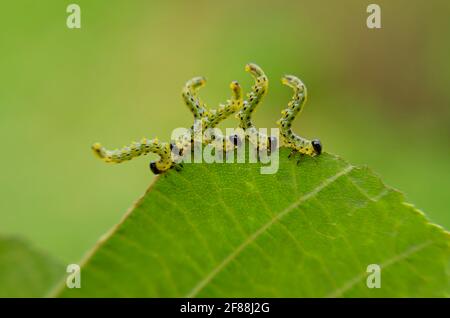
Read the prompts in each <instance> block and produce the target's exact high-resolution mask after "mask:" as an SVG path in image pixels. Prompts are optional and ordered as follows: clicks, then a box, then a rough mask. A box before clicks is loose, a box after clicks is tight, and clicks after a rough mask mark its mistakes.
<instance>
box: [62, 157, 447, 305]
mask: <svg viewBox="0 0 450 318" xmlns="http://www.w3.org/2000/svg"><path fill="white" fill-rule="evenodd" d="M288 153H289V150H287V149H281V151H280V168H279V171H278V172H277V173H276V174H273V175H262V174H260V169H259V168H260V164H249V163H247V164H185V166H184V168H183V170H182V171H180V172H177V171H175V170H173V171H169V172H168V173H167V174H164V175H162V176H160V177H159V178H158V179H157V180H156V182H155V183H154V184H153V186H152V187H151V188H150V189H149V190H148V191H147V193H146V194H145V195H144V196H143V197H142V198H141V199H140V200H139V201H138V202H137V203H136V205H135V206H134V207H133V208H132V209H131V211H129V212H128V213H127V215H126V216H125V218H124V220H123V221H122V222H121V223H120V224H119V225H118V226H117V227H115V228H114V229H113V230H112V231H111V232H110V233H109V234H108V235H107V236H106V237H105V238H104V239H103V240H102V241H101V242H100V243H99V244H98V246H96V247H95V249H94V250H93V251H92V253H91V256H90V257H89V258H88V259H87V260H86V261H85V264H84V265H83V267H82V270H81V282H82V283H81V285H82V287H81V288H80V289H72V290H69V289H66V288H64V287H62V288H61V290H60V293H59V296H62V297H81V296H83V297H91V296H112V297H132V296H137V297H184V296H186V297H241V296H242V297H259V296H262V297H316V296H317V297H323V296H325V297H341V296H342V297H379V296H387V297H419V296H420V297H422V296H423V297H429V296H446V295H448V294H449V280H448V273H447V269H448V264H449V256H450V247H449V246H450V245H449V234H448V233H447V232H445V231H444V230H443V229H442V228H439V227H437V226H435V225H432V224H430V223H429V222H428V221H427V219H426V218H425V217H424V215H423V214H422V213H421V212H419V211H418V210H416V209H415V208H414V207H413V206H411V205H409V204H407V203H405V202H404V197H403V195H402V194H401V193H399V192H398V191H396V190H394V189H392V188H389V187H386V186H385V185H384V184H383V183H382V182H381V181H380V179H379V178H378V177H376V176H375V175H374V174H373V173H372V172H371V171H370V170H369V169H368V168H365V167H355V166H352V165H350V164H348V163H347V162H345V161H344V160H342V159H340V158H339V157H337V156H334V155H330V154H323V155H321V156H319V157H315V158H310V157H303V158H301V160H300V163H299V164H298V165H297V163H296V160H295V159H288ZM370 264H378V265H379V266H381V288H379V289H378V288H374V289H369V288H368V287H367V285H366V278H367V276H368V273H367V272H366V270H367V267H368V265H370Z"/></svg>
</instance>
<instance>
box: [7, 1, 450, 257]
mask: <svg viewBox="0 0 450 318" xmlns="http://www.w3.org/2000/svg"><path fill="white" fill-rule="evenodd" d="M72 2H74V3H77V4H79V5H80V7H81V19H82V22H81V23H82V27H81V29H79V30H71V29H68V28H67V27H66V18H67V16H68V14H67V13H66V7H67V5H68V4H70V3H72ZM372 2H375V3H378V4H379V5H380V6H381V8H382V29H380V30H369V29H368V28H367V27H366V18H367V16H368V14H367V13H366V7H367V5H368V4H369V3H372ZM449 12H450V2H448V1H444V0H442V1H438V0H434V1H426V2H425V1H414V2H413V1H400V0H398V1H361V0H359V1H349V0H346V1H332V0H329V1H292V0H286V1H282V0H278V1H261V0H260V1H222V2H219V1H195V2H193V1H176V2H174V1H164V2H163V1H160V2H158V3H155V2H153V1H143V0H142V1H117V0H116V1H112V0H108V1H106V0H96V1H92V0H90V1H88V0H83V1H82V0H77V1H50V0H46V1H31V0H30V1H23V0H17V1H3V2H2V9H1V20H0V35H1V36H0V44H1V51H0V54H1V55H0V56H1V58H0V72H1V76H0V136H1V137H2V138H1V139H2V140H1V142H2V148H1V149H2V151H1V152H2V155H1V156H0V166H1V168H2V170H1V171H2V174H1V182H0V191H1V201H0V233H2V234H17V235H22V236H25V237H26V238H28V239H29V240H30V241H32V242H33V243H34V244H35V245H37V246H38V247H40V248H42V249H45V250H48V251H49V252H50V253H51V254H52V255H54V256H55V257H56V258H58V259H59V260H61V261H63V262H77V261H78V260H79V259H80V258H81V256H82V255H83V254H84V253H85V252H86V251H87V250H88V249H89V248H90V247H91V246H92V245H93V244H94V243H95V242H96V241H97V240H98V239H99V237H100V236H101V235H102V234H103V233H105V232H106V231H107V230H108V229H109V228H110V227H111V226H113V225H114V224H115V223H117V222H118V221H119V220H120V218H121V216H122V215H123V214H124V212H125V211H126V210H127V208H128V207H129V206H130V205H131V204H132V203H133V202H134V201H135V200H136V199H137V198H139V197H140V196H141V195H142V194H143V193H144V191H145V190H146V188H147V187H148V185H149V184H150V183H151V181H152V178H153V176H152V174H151V173H150V172H149V169H148V163H149V161H150V160H149V158H148V157H145V158H141V159H136V160H133V161H131V162H129V163H126V164H123V165H106V164H104V163H103V162H101V161H100V160H98V159H96V158H95V157H94V156H93V154H92V153H91V150H90V145H91V144H92V143H93V142H95V141H101V142H102V143H103V144H104V145H105V146H107V147H117V146H122V145H123V144H126V143H129V142H130V141H131V140H135V139H138V138H141V137H142V136H147V137H154V136H158V137H160V139H168V138H169V136H170V132H171V130H172V128H175V127H186V126H188V125H190V123H191V121H192V118H191V115H190V113H189V112H188V110H187V109H186V107H185V106H184V105H183V103H182V100H181V98H180V88H181V87H182V85H183V84H184V82H185V81H186V80H187V79H189V78H191V77H193V76H197V75H205V76H206V77H207V78H208V80H209V82H208V85H207V87H206V88H205V89H204V90H202V92H201V94H202V97H203V98H204V99H205V100H206V101H207V102H208V103H209V104H210V105H211V106H215V105H217V103H219V102H220V101H224V100H225V99H226V98H227V97H228V95H229V88H228V84H229V82H230V81H231V80H235V79H236V80H239V81H240V82H241V83H242V84H243V86H244V88H246V89H247V90H248V89H249V88H250V86H251V79H250V77H249V75H248V74H246V73H245V72H244V70H243V68H244V65H245V63H247V62H250V61H253V62H256V63H258V64H259V65H260V66H262V67H263V69H264V70H265V71H266V73H267V75H268V76H269V79H270V80H271V86H270V90H269V95H268V96H267V98H266V99H265V102H264V103H263V105H262V106H261V108H260V109H259V111H258V112H257V114H256V122H257V125H258V126H259V127H274V126H275V124H274V123H275V121H276V119H278V117H279V113H280V110H281V109H282V108H283V107H284V106H285V105H286V103H287V102H288V100H289V97H290V95H291V92H290V90H289V89H288V88H286V87H284V86H282V85H281V83H280V81H279V79H280V77H281V76H282V75H283V74H285V73H293V74H296V75H298V76H299V77H300V78H301V79H302V80H303V81H304V82H305V83H306V85H307V87H308V89H309V94H310V95H309V96H310V98H309V102H308V104H307V105H306V108H305V111H304V113H303V115H302V116H301V118H300V119H299V120H297V121H296V122H295V127H294V128H295V129H296V130H297V131H298V132H301V134H302V135H304V136H306V137H319V138H320V139H321V140H322V142H323V144H324V147H325V150H326V151H329V152H333V153H336V154H339V155H341V156H342V157H344V158H346V159H347V160H349V161H351V162H352V163H356V164H367V165H369V166H370V167H372V168H373V169H374V170H375V171H376V172H377V173H378V174H379V175H381V176H382V177H383V179H384V180H385V181H386V183H387V184H389V185H391V186H394V187H396V188H398V189H400V190H402V191H403V192H405V194H406V196H407V199H408V201H410V202H413V203H414V204H416V205H417V206H418V207H419V208H421V209H423V210H424V211H425V212H426V214H427V215H428V217H429V218H430V219H431V220H432V221H433V222H436V223H438V224H440V225H442V226H444V227H446V228H447V229H448V228H450V214H449V211H448V208H449V206H450V195H449V190H450V172H449V171H450V169H449V168H450V160H449V159H450V147H449V141H450V127H449V119H450V107H449V105H450V89H449V84H450V58H449V56H450V41H449V40H448V38H449V32H448V31H449V30H450V19H449ZM236 124H237V123H236V121H233V120H228V121H227V122H226V123H225V125H224V127H225V126H227V127H234V126H236ZM393 213H394V212H393Z"/></svg>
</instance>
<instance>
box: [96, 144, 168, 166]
mask: <svg viewBox="0 0 450 318" xmlns="http://www.w3.org/2000/svg"><path fill="white" fill-rule="evenodd" d="M92 150H93V151H94V153H95V154H96V155H97V157H99V158H100V159H102V160H103V161H105V162H108V163H121V162H124V161H128V160H131V159H133V158H136V157H139V156H142V155H146V154H148V153H155V154H157V155H159V157H160V158H159V160H158V161H155V162H152V163H151V164H150V168H151V169H152V171H153V173H155V174H159V173H162V172H164V171H166V170H168V169H170V168H171V167H172V166H173V164H174V162H173V160H172V159H171V151H170V145H169V144H168V143H166V142H160V141H159V140H158V138H155V139H148V138H142V140H141V141H140V142H136V141H135V142H132V143H131V144H130V145H129V146H124V147H122V148H121V149H115V150H108V149H106V148H105V147H103V146H102V145H101V144H100V143H95V144H93V145H92Z"/></svg>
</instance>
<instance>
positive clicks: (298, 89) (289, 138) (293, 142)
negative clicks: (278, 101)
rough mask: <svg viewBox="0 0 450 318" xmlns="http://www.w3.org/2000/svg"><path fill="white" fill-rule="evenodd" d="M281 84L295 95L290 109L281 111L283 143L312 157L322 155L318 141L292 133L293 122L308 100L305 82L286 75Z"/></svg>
mask: <svg viewBox="0 0 450 318" xmlns="http://www.w3.org/2000/svg"><path fill="white" fill-rule="evenodd" d="M281 82H282V83H283V84H284V85H287V86H289V87H291V88H292V89H293V91H294V94H293V96H292V98H291V101H290V102H289V103H288V107H287V108H286V109H284V110H283V111H281V115H282V116H281V118H280V120H279V121H277V124H278V126H279V128H280V134H281V137H282V140H283V142H284V143H285V144H286V145H287V146H289V147H291V148H292V149H293V151H294V152H299V153H301V154H306V155H310V156H315V155H320V154H321V152H322V145H321V143H320V141H319V140H318V139H314V140H308V139H305V138H303V137H300V136H299V135H297V134H295V133H294V132H293V131H292V128H291V126H292V122H293V121H294V119H295V117H296V116H297V115H298V114H299V113H301V111H302V110H303V107H304V105H305V103H306V100H307V89H306V86H305V85H304V84H303V82H302V81H301V80H300V79H299V78H297V77H295V76H293V75H285V76H284V77H283V78H282V80H281Z"/></svg>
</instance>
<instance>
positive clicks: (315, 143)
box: [311, 139, 322, 155]
mask: <svg viewBox="0 0 450 318" xmlns="http://www.w3.org/2000/svg"><path fill="white" fill-rule="evenodd" d="M311 144H312V146H313V149H314V152H315V153H316V155H320V154H321V153H322V143H321V142H320V140H319V139H314V140H312V141H311Z"/></svg>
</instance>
